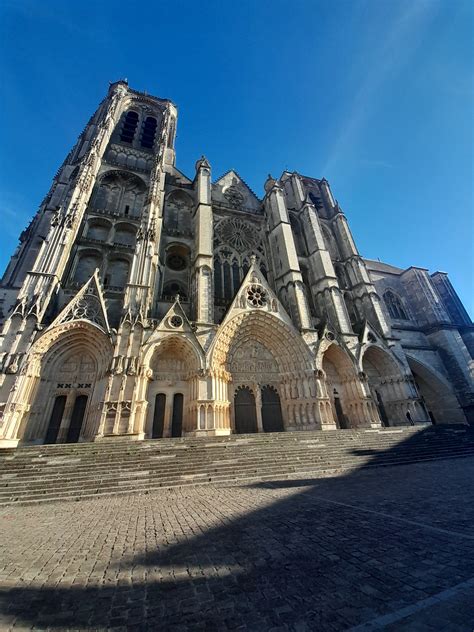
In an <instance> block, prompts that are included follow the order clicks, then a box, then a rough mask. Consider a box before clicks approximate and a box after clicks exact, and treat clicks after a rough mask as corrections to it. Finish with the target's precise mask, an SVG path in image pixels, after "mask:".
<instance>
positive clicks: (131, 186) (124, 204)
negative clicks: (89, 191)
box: [92, 171, 146, 217]
mask: <svg viewBox="0 0 474 632" xmlns="http://www.w3.org/2000/svg"><path fill="white" fill-rule="evenodd" d="M145 193H146V185H145V183H144V182H143V180H141V179H140V178H138V177H137V176H135V175H133V174H130V173H127V172H125V171H113V172H111V173H108V174H106V175H105V176H104V177H103V178H102V179H101V181H100V183H99V184H98V186H97V189H96V191H95V193H94V195H93V197H92V200H93V203H92V205H93V207H94V208H95V209H97V210H100V211H101V212H105V213H113V214H117V215H125V216H129V217H136V216H138V215H139V214H140V212H141V209H142V207H143V204H144V201H145Z"/></svg>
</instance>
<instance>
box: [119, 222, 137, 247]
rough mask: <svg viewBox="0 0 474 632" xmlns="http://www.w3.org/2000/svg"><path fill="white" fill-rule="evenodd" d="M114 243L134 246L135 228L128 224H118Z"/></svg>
mask: <svg viewBox="0 0 474 632" xmlns="http://www.w3.org/2000/svg"><path fill="white" fill-rule="evenodd" d="M114 244H120V245H122V246H134V245H135V228H134V227H133V226H130V225H128V224H117V225H116V227H115V235H114Z"/></svg>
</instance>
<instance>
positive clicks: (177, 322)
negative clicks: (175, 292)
mask: <svg viewBox="0 0 474 632" xmlns="http://www.w3.org/2000/svg"><path fill="white" fill-rule="evenodd" d="M169 322H170V325H171V327H174V328H175V329H177V328H178V327H181V326H182V324H183V319H182V318H181V316H178V315H177V314H175V315H174V316H171V318H170V321H169Z"/></svg>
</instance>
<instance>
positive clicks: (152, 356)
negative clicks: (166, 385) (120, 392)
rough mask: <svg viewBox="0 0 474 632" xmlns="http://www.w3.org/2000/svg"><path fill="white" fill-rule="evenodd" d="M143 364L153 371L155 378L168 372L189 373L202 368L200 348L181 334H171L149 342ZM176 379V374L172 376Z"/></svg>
mask: <svg viewBox="0 0 474 632" xmlns="http://www.w3.org/2000/svg"><path fill="white" fill-rule="evenodd" d="M144 365H145V366H148V367H149V368H150V369H151V370H152V371H153V376H154V377H155V379H161V377H162V376H163V377H164V378H165V377H166V375H167V374H169V373H170V372H173V373H180V374H183V375H184V373H189V372H197V371H198V370H199V369H203V368H204V358H203V354H202V350H200V349H198V348H197V346H196V344H195V343H193V342H192V341H191V340H190V339H189V338H187V337H186V336H183V335H179V336H177V335H171V336H167V337H163V338H162V339H161V340H155V341H154V342H151V343H150V344H149V345H148V346H147V348H146V350H145V354H144ZM173 377H174V378H175V379H176V376H175V375H174V376H173Z"/></svg>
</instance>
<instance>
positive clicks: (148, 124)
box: [141, 116, 157, 149]
mask: <svg viewBox="0 0 474 632" xmlns="http://www.w3.org/2000/svg"><path fill="white" fill-rule="evenodd" d="M156 125H157V123H156V118H154V117H153V116H147V117H146V119H145V122H144V123H143V132H142V140H141V146H142V147H146V148H147V149H153V145H154V143H155V134H156Z"/></svg>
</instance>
